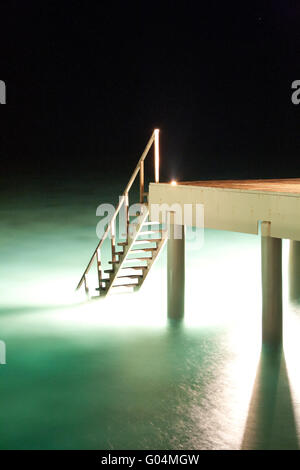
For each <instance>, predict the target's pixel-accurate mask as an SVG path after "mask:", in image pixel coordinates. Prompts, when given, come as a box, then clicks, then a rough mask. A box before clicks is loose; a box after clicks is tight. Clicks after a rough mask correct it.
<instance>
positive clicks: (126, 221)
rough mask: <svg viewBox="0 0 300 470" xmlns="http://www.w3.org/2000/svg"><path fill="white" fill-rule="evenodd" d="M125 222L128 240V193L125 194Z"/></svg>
mask: <svg viewBox="0 0 300 470" xmlns="http://www.w3.org/2000/svg"><path fill="white" fill-rule="evenodd" d="M124 207H125V224H126V241H127V240H128V231H129V196H128V193H127V194H125V201H124Z"/></svg>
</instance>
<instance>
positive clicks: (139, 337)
mask: <svg viewBox="0 0 300 470" xmlns="http://www.w3.org/2000/svg"><path fill="white" fill-rule="evenodd" d="M92 187H93V188H94V189H93V191H92V192H91V191H90V189H89V191H88V190H86V191H83V192H82V191H81V193H80V194H78V188H73V187H68V188H65V187H64V188H62V187H61V186H59V187H54V188H50V189H49V188H47V192H46V194H47V196H45V193H44V192H42V191H40V190H39V189H38V188H37V189H34V188H31V190H30V192H29V193H24V194H23V193H21V195H22V197H20V194H19V195H18V198H17V199H16V200H14V199H13V198H12V196H11V194H10V193H7V194H5V195H4V198H3V199H2V201H3V206H2V209H1V223H2V226H1V235H0V237H1V245H0V251H1V253H0V256H1V265H0V270H1V273H0V274H1V313H0V339H1V340H4V341H5V342H6V347H7V358H6V360H7V365H3V366H0V387H1V397H2V407H1V428H0V447H1V448H25V449H28V448H30V449H31V448H95V449H137V448H143V449H154V448H155V449H198V448H201V449H228V448H235V449H239V448H241V447H245V448H249V447H250V448H297V446H298V437H297V435H298V431H297V426H298V427H299V424H300V407H299V403H300V383H299V378H298V369H297V368H298V361H297V357H299V348H300V347H299V342H298V337H299V336H298V335H299V333H300V320H299V311H298V310H297V308H296V307H293V306H291V305H289V303H288V299H285V307H284V308H285V361H284V359H282V360H281V361H280V360H277V356H276V355H275V356H274V357H275V359H274V357H273V355H272V353H270V354H271V356H270V354H269V353H268V352H264V353H263V354H262V355H261V353H260V340H261V328H260V322H261V313H260V303H261V293H260V243H259V238H258V237H256V236H252V235H251V236H250V235H242V234H233V233H226V232H215V231H207V232H206V233H205V243H204V246H203V247H202V248H201V249H199V247H198V246H197V245H196V244H195V243H193V242H189V243H188V244H187V257H186V258H187V259H186V316H185V320H184V322H183V323H182V324H179V323H176V322H175V323H174V322H172V323H169V322H168V321H167V319H166V272H165V258H166V257H165V253H163V255H162V256H161V258H160V259H159V261H158V262H157V264H156V265H155V266H154V269H153V271H152V272H151V273H150V275H149V277H148V278H147V282H146V283H145V285H144V286H143V288H142V289H141V291H140V292H139V293H137V294H124V295H115V296H110V297H108V298H106V299H104V300H100V301H96V302H92V303H89V304H87V303H82V302H81V300H82V299H81V298H78V297H77V296H75V294H74V286H75V285H76V283H77V281H78V278H79V277H80V275H81V273H82V270H83V268H84V267H85V265H86V262H87V260H88V258H89V256H90V254H91V251H92V249H93V248H94V245H95V243H96V236H95V227H96V223H97V219H96V217H95V210H96V207H97V205H98V204H99V203H100V202H103V201H104V200H106V201H107V202H114V201H115V200H116V199H117V198H116V197H115V195H116V194H118V189H117V188H111V190H109V189H108V188H107V187H106V186H105V185H102V186H101V187H100V188H98V186H96V185H94V186H92ZM20 191H21V190H20ZM110 191H111V192H110ZM26 194H27V198H26ZM284 248H285V249H284V260H285V261H284V262H285V265H286V259H287V246H286V244H285V245H284Z"/></svg>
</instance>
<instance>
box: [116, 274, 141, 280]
mask: <svg viewBox="0 0 300 470" xmlns="http://www.w3.org/2000/svg"><path fill="white" fill-rule="evenodd" d="M139 277H143V274H122V275H121V276H117V277H116V279H126V278H131V279H138V278H139Z"/></svg>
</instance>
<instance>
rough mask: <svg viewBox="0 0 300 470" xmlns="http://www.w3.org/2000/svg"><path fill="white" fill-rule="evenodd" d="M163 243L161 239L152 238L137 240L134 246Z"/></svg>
mask: <svg viewBox="0 0 300 470" xmlns="http://www.w3.org/2000/svg"><path fill="white" fill-rule="evenodd" d="M160 241H161V238H150V239H149V240H136V241H135V242H134V245H143V244H145V245H148V244H149V243H156V242H160Z"/></svg>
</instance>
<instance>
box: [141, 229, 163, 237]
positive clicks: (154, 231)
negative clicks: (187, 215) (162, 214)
mask: <svg viewBox="0 0 300 470" xmlns="http://www.w3.org/2000/svg"><path fill="white" fill-rule="evenodd" d="M155 233H162V230H146V231H145V232H139V233H138V237H140V236H141V235H154V234H155Z"/></svg>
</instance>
